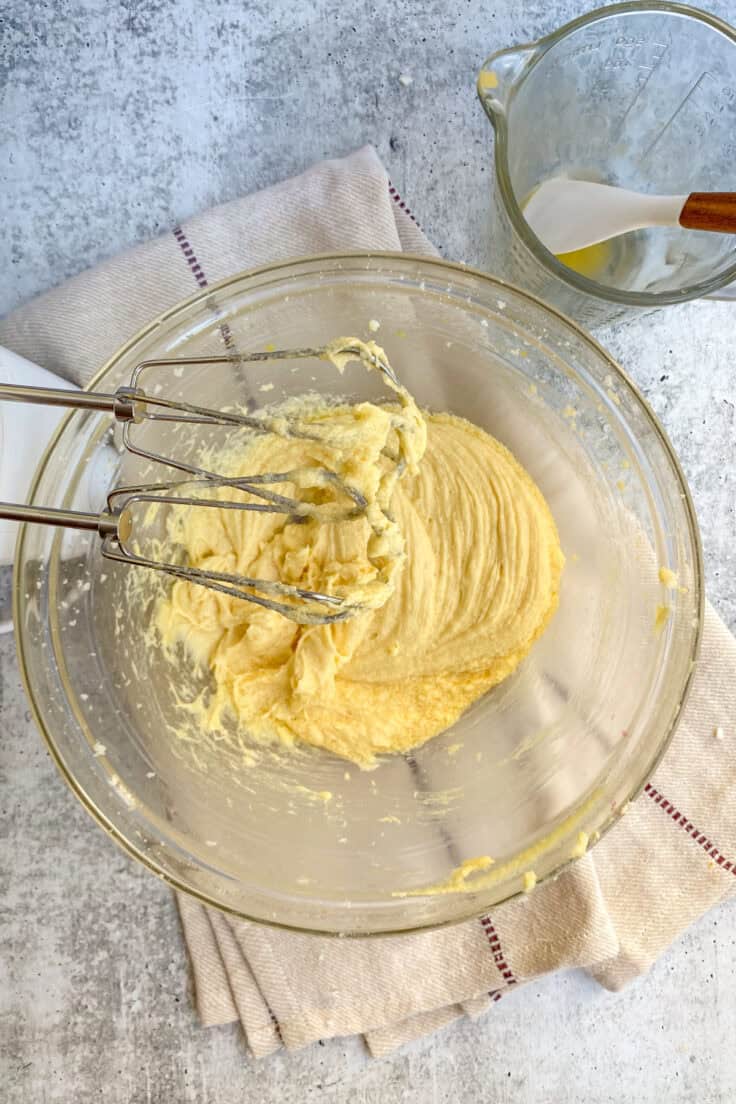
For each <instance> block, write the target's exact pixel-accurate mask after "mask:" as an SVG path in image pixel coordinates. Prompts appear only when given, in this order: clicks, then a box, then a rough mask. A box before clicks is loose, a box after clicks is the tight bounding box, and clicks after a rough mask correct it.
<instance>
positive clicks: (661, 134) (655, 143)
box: [639, 70, 712, 164]
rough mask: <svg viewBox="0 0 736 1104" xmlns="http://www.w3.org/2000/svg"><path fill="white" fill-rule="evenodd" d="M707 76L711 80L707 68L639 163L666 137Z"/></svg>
mask: <svg viewBox="0 0 736 1104" xmlns="http://www.w3.org/2000/svg"><path fill="white" fill-rule="evenodd" d="M706 77H707V78H708V79H709V80H712V77H711V74H710V73H709V72H708V71H707V70H706V71H705V72H704V73H701V74H700V76H699V77H698V79H697V80H696V82H695V84H694V85H693V86H692V88H691V89H690V91H689V92H688V93H687V95H686V96H685V97H684V98H683V99H682V100H681V101H680V103H679V104H678V105H677V107H676V108H675V110H674V111H673V112H672V114H671V115H670V117H669V119H668V120H667V122H666V123H665V124H664V126H663V127H662V129H661V130H660V132H659V134H658V135H657V137H656V138H655V139H654V141H653V142H652V144H651V145H650V146H649V147H648V148H647V149H646V150H645V151H644V153H643V154H642V155H641V158H640V159H639V164H641V163H642V161H645V160H646V158H647V157H648V156H649V154H650V153H651V152H652V150H653V149H654V147H655V146H656V145H657V144H658V143H659V142H660V141H661V139H662V138H663V137H664V135H665V134H666V133H667V131H668V130H669V128H670V127H671V126H672V124H673V123H674V121H675V119H676V118H677V116H678V115H679V114H680V112H681V111H682V109H683V107H685V105H686V104H687V102H688V100H690V99H692V97H693V96H694V95H695V93H696V92H697V91H698V89H699V88H700V86H701V84H702V83H703V81H704V80H705V79H706Z"/></svg>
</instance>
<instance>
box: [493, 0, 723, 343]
mask: <svg viewBox="0 0 736 1104" xmlns="http://www.w3.org/2000/svg"><path fill="white" fill-rule="evenodd" d="M478 95H479V96H480V100H481V103H482V104H483V107H484V109H485V111H486V114H487V115H488V118H489V119H490V121H491V123H492V124H493V128H494V131H495V139H496V140H495V170H496V172H495V187H494V197H493V210H492V235H493V239H492V240H493V247H494V255H495V256H496V257H497V258H498V270H499V272H500V273H501V274H502V275H504V276H505V277H508V279H510V280H512V281H513V282H515V283H518V284H519V285H521V286H522V287H526V288H529V289H530V290H531V291H533V292H535V293H536V294H537V295H539V296H540V298H542V299H545V300H547V301H548V302H550V303H553V304H554V305H555V306H557V307H559V308H560V309H561V310H563V311H565V312H566V313H567V314H569V315H571V316H572V317H574V318H576V319H577V320H578V321H580V322H582V323H584V324H586V325H596V324H602V323H605V322H608V321H611V320H612V319H614V318H618V317H621V316H623V315H627V314H631V313H635V312H637V311H639V310H641V309H650V310H651V309H652V308H655V307H661V306H664V305H666V304H668V303H679V302H683V301H685V300H688V299H696V298H699V297H701V296H704V295H712V296H715V297H719V298H735V297H736V289H735V288H727V285H728V284H730V283H731V281H733V280H736V236H734V235H728V234H710V233H704V232H698V231H691V230H683V229H681V228H680V227H658V228H654V229H651V230H641V231H636V232H635V233H633V234H627V235H624V236H622V237H620V238H617V239H612V240H611V241H609V242H605V243H602V244H601V245H599V246H592V247H590V249H587V250H581V251H579V253H578V254H568V256H567V258H566V260H567V263H563V262H562V261H561V260H559V259H558V258H556V257H555V256H554V255H553V254H552V253H550V252H549V251H548V250H547V249H545V247H544V246H543V245H542V243H541V242H540V241H539V239H538V238H537V237H536V236H535V235H534V233H533V232H532V231H531V229H530V227H529V226H528V224H527V222H526V220H525V219H524V216H523V207H524V204H525V202H526V201H527V200H528V198H529V196H530V195H531V193H532V192H533V191H534V189H535V188H536V187H538V185H539V184H541V183H542V182H543V181H544V180H547V179H549V178H550V177H555V176H568V177H572V178H578V179H586V180H594V181H598V182H601V183H606V184H615V185H619V186H621V187H624V188H630V189H632V190H637V191H642V192H650V193H656V194H663V195H674V194H677V195H682V194H687V193H689V192H691V191H731V190H733V188H734V186H735V181H736V175H735V167H736V32H735V31H734V30H733V28H731V27H729V26H728V25H727V24H726V23H723V22H722V21H721V20H719V19H716V18H715V17H713V16H711V15H708V14H706V13H705V12H701V11H697V10H696V9H694V8H690V7H687V6H685V5H684V4H669V3H624V4H614V5H612V6H610V7H607V8H602V9H599V10H598V11H594V12H591V13H589V14H588V15H585V16H582V17H581V18H580V19H576V20H574V21H573V22H572V23H568V24H567V25H566V26H564V27H561V28H560V29H559V30H558V31H555V32H554V33H553V34H551V35H547V36H546V37H545V38H542V39H540V40H539V41H538V42H533V43H530V44H527V45H523V46H518V47H514V48H512V49H508V50H502V51H499V52H498V53H495V54H492V55H491V56H490V57H489V58H488V59H487V60H486V62H485V63H484V64H483V67H482V69H481V72H480V74H479V77H478Z"/></svg>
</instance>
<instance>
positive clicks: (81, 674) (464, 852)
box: [15, 254, 702, 934]
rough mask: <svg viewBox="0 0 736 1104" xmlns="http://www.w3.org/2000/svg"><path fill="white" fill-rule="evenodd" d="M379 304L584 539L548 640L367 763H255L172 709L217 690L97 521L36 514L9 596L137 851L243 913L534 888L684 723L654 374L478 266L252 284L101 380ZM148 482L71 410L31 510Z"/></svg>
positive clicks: (323, 332)
mask: <svg viewBox="0 0 736 1104" xmlns="http://www.w3.org/2000/svg"><path fill="white" fill-rule="evenodd" d="M369 320H376V321H378V322H380V331H379V333H378V335H377V336H378V337H379V338H380V341H381V343H382V344H383V345H384V347H385V348H386V351H387V353H388V355H389V357H390V359H391V362H392V364H393V365H394V367H395V369H396V371H397V372H398V374H399V375H400V377H401V379H402V380H403V381H404V383H405V384H406V386H407V387H408V388H409V389H410V390H411V391H412V392H413V393H414V394H415V395H416V396H417V398H418V400H419V402H420V403H421V404H422V405H424V406H426V407H428V408H430V409H434V410H449V411H452V412H454V413H455V414H459V415H462V416H464V417H466V418H469V419H470V420H472V421H473V422H475V423H477V424H478V425H480V426H482V427H483V428H484V429H486V430H488V431H489V432H490V433H492V434H494V435H495V436H496V437H498V438H499V439H500V440H501V441H502V442H503V443H504V444H506V445H507V446H508V447H509V448H510V449H511V450H512V451H513V452H514V453H515V455H516V456H517V457H518V458H519V460H520V461H521V462H522V464H524V466H525V467H526V468H527V469H528V471H529V472H530V473H531V475H532V476H533V477H534V479H535V480H536V481H537V483H538V485H539V486H540V488H541V489H542V491H543V493H544V495H545V496H546V498H547V501H548V502H549V504H550V507H551V509H552V511H553V513H554V516H555V519H556V521H557V525H558V527H559V531H560V535H561V540H562V545H563V548H564V551H565V553H566V556H567V564H566V567H565V571H564V573H563V580H562V588H561V596H560V608H559V611H558V612H557V614H556V616H555V617H554V619H553V621H552V622H551V624H550V626H549V628H548V629H547V631H546V632H545V633H544V635H543V636H542V637H541V639H540V640H539V641H538V642H537V643H536V644H535V646H534V648H533V649H532V652H531V653H530V655H529V656H528V658H527V659H526V660H525V662H524V663H523V664H522V665H521V667H520V668H519V669H518V671H517V672H516V673H515V674H514V675H513V676H512V677H511V678H509V679H508V680H507V681H506V682H504V683H502V684H501V685H500V686H498V687H497V688H496V689H494V690H492V691H491V692H489V693H488V694H486V695H485V696H484V697H483V698H482V699H481V700H479V701H478V702H476V703H475V704H474V705H473V706H472V708H470V709H469V710H468V711H467V712H466V713H465V715H464V716H462V717H461V718H460V720H459V721H458V722H457V723H456V724H455V725H453V726H452V728H451V729H449V730H448V731H446V732H444V733H443V734H441V735H440V736H438V737H436V738H435V739H434V740H431V741H430V742H429V743H427V744H426V745H425V746H424V747H421V748H419V749H417V750H416V751H415V753H414V754H413V755H408V756H398V757H386V758H384V759H383V760H382V761H381V762H380V765H379V766H378V767H377V768H376V769H375V770H373V771H361V770H359V769H358V768H357V767H354V766H352V764H349V763H346V762H344V761H343V760H340V759H337V758H334V757H332V756H331V755H329V754H327V753H325V752H321V751H319V750H314V749H306V750H305V749H301V750H298V749H297V750H294V751H290V752H288V751H280V750H279V749H272V750H270V751H268V753H262V754H259V755H257V756H256V757H255V760H253V759H252V758H251V757H250V756H249V755H248V753H247V752H248V737H247V734H244V733H240V734H239V739H238V740H228V739H225V740H221V741H213V740H211V739H206V740H205V739H204V738H203V736H202V734H201V733H200V732H198V731H197V730H196V728H194V727H193V725H192V724H191V723H190V724H188V723H187V713H186V710H182V708H181V702H182V698H187V697H188V698H191V696H192V695H193V693H195V692H198V691H199V690H201V689H203V688H204V685H205V684H206V679H205V678H204V677H203V676H197V675H196V673H195V672H192V671H191V670H189V669H187V667H186V664H185V662H184V661H183V660H182V666H181V667H180V668H179V669H175V668H174V667H172V665H171V664H170V663H169V662H167V661H166V660H165V659H164V657H163V656H162V654H161V652H160V651H159V650H158V649H157V648H155V647H154V648H148V647H146V646H145V645H144V640H143V638H144V633H145V630H146V629H147V628H148V627H149V625H150V621H151V614H152V607H153V602H154V601H155V596H154V593H153V590H151V591H147V590H146V588H145V587H140V588H139V587H136V586H134V585H133V584H132V582H131V580H132V579H134V576H133V575H132V574H131V569H130V568H128V569H126V568H124V567H120V566H119V565H116V564H113V563H110V562H108V561H106V560H104V559H103V558H102V557H101V552H100V542H99V540H98V539H97V538H93V537H90V536H89V535H87V534H79V533H74V532H70V531H63V530H56V531H54V530H51V529H45V528H42V527H40V526H37V527H31V526H26V527H25V528H24V529H23V530H22V532H21V535H20V537H19V543H18V552H17V580H16V608H15V623H16V626H17V629H18V646H19V654H20V661H21V667H22V670H23V675H24V679H25V682H26V687H27V690H28V694H29V697H30V699H31V702H32V705H33V709H34V712H35V715H36V719H37V721H38V724H39V726H40V728H41V731H42V732H43V734H44V736H45V738H46V740H47V742H48V745H49V748H50V750H51V752H52V754H53V756H54V758H55V759H56V762H57V763H58V765H59V768H60V770H61V772H62V774H63V775H64V777H65V779H66V780H67V782H68V783H69V785H70V786H71V788H72V789H73V790H74V792H75V793H76V794H77V796H78V797H79V799H80V800H81V801H82V803H83V804H84V805H85V807H86V808H87V809H88V810H89V811H90V812H91V813H92V815H93V816H94V817H95V818H96V819H97V821H98V822H99V823H100V824H101V825H102V827H103V828H104V829H105V830H106V831H107V832H108V833H109V834H110V835H111V836H112V837H113V838H114V839H115V840H116V841H117V842H118V843H120V844H121V845H122V846H123V847H124V848H125V849H126V850H127V851H128V852H129V853H130V854H132V855H134V856H135V857H136V858H138V859H139V860H140V861H142V862H143V863H145V865H146V866H148V867H149V868H150V869H151V870H153V871H154V872H155V873H157V874H159V875H160V876H162V877H163V878H165V879H166V880H167V881H168V882H170V883H171V884H172V885H174V886H176V887H177V888H179V889H182V890H185V891H187V892H188V893H191V894H193V895H195V896H197V897H199V898H200V899H201V900H203V901H205V902H207V903H209V904H213V905H216V906H219V907H220V908H223V909H226V910H229V911H231V912H233V913H235V914H237V915H239V916H245V917H249V918H252V919H255V920H258V921H262V922H267V923H274V924H279V925H286V926H289V927H294V928H298V929H302V930H313V931H321V932H336V933H353V934H366V933H380V932H397V931H405V930H410V929H416V928H421V927H426V926H432V925H437V924H442V923H447V922H451V921H456V920H460V919H462V918H465V917H469V916H472V915H476V914H479V913H481V912H483V911H484V910H486V909H488V908H489V907H491V906H492V905H495V904H497V903H498V902H499V901H502V900H504V899H506V898H508V897H510V896H511V895H513V894H515V893H517V892H519V891H520V889H521V887H522V884H523V874H524V872H525V871H527V870H529V869H534V871H535V873H536V875H537V877H538V878H540V879H541V878H544V877H547V876H549V875H551V874H553V873H554V872H556V871H558V870H559V869H560V868H561V866H563V865H564V864H565V863H566V862H567V861H569V860H570V858H571V855H572V854H573V853H574V851H575V849H576V845H578V844H579V843H580V835H579V833H580V832H581V831H584V832H585V833H587V835H588V836H589V837H591V838H592V839H596V838H597V837H596V835H595V833H601V832H603V831H604V830H605V829H606V828H607V827H608V826H609V825H610V824H611V823H612V822H613V820H615V817H616V814H617V813H618V812H619V811H620V809H621V808H622V807H623V806H624V805H625V803H626V802H627V801H628V800H629V799H630V798H632V797H633V796H634V795H635V794H636V793H637V792H638V791H639V790H640V788H641V786H642V785H643V783H644V781H645V779H646V778H647V776H648V774H649V773H650V772H651V770H652V768H653V767H654V765H655V764H656V762H657V761H658V759H659V757H660V756H661V754H662V752H663V750H664V748H665V747H666V745H667V742H668V740H669V738H670V736H671V734H672V730H673V726H674V725H675V723H676V721H677V717H678V714H679V711H680V709H681V707H682V703H683V700H684V695H685V693H686V690H687V686H688V682H689V679H690V676H691V673H692V669H693V662H694V658H695V654H696V649H697V644H698V639H699V624H700V612H701V601H702V568H701V559H700V551H699V543H698V535H697V528H696V523H695V519H694V516H693V510H692V504H691V501H690V497H689V494H688V491H687V487H686V485H685V482H684V479H683V476H682V472H681V470H680V467H679V465H678V463H677V460H676V458H675V456H674V454H673V452H672V449H671V446H670V445H669V443H668V441H667V438H666V437H665V435H664V433H663V431H662V429H661V427H660V426H659V424H658V423H657V421H656V419H655V417H654V415H653V414H652V412H651V410H650V409H649V407H648V406H647V404H646V403H645V402H644V400H643V399H642V397H641V395H640V394H639V392H638V391H637V389H636V387H635V386H634V385H633V384H632V382H631V381H630V380H629V379H628V378H627V377H626V376H625V375H624V374H623V373H622V372H621V370H620V369H619V368H618V367H617V366H616V364H615V363H614V362H613V361H612V360H611V359H610V358H609V357H608V356H607V355H606V353H605V352H604V351H603V350H602V349H601V348H600V347H599V346H598V345H597V344H595V342H594V341H592V340H591V338H589V337H588V336H586V335H585V334H584V333H582V332H581V331H580V330H579V329H577V328H576V327H575V326H574V325H573V324H571V323H570V322H568V321H567V320H566V319H565V318H563V317H562V316H561V315H559V314H557V313H555V312H554V311H553V310H551V309H549V308H548V307H545V306H543V305H542V304H541V303H540V302H538V301H537V300H535V299H533V298H532V297H531V296H529V295H527V294H525V293H523V292H520V291H518V290H516V289H514V288H512V287H510V286H507V285H505V284H503V283H501V282H500V281H499V280H496V279H492V278H490V277H488V276H485V275H483V274H481V273H478V272H473V271H471V270H469V269H466V268H462V267H459V266H455V265H450V264H445V263H444V262H441V261H437V260H427V259H420V258H415V257H409V256H402V255H391V254H382V255H381V254H377V255H366V254H361V255H347V256H324V257H316V258H310V259H306V260H302V261H297V262H294V263H291V264H279V265H274V266H270V267H267V268H264V269H260V270H259V271H257V272H252V273H247V274H245V275H240V276H235V277H233V278H232V279H229V280H226V281H224V282H223V283H221V284H219V285H218V286H216V287H213V288H208V289H206V290H205V291H202V292H201V293H199V294H197V295H196V296H194V297H193V298H192V299H190V300H188V301H187V302H185V303H183V304H181V305H179V306H177V307H175V308H173V309H172V310H170V311H168V312H167V313H166V314H165V315H163V316H162V317H161V318H159V319H157V320H156V321H154V322H152V323H151V324H150V325H149V326H147V327H146V328H145V329H144V330H142V331H141V332H140V333H139V334H138V335H137V336H136V337H134V338H133V339H132V340H131V341H130V342H129V343H128V344H127V345H126V346H125V347H124V348H122V349H121V350H120V351H119V352H118V353H116V354H115V356H114V357H113V358H112V359H111V360H110V361H109V362H108V363H107V364H106V365H105V367H104V368H103V369H102V370H101V371H100V373H99V374H98V376H97V377H96V379H95V381H94V386H95V387H97V388H98V389H103V390H112V389H113V388H114V387H115V386H116V385H118V384H121V383H124V382H126V381H127V380H128V379H129V377H130V374H131V370H132V368H133V367H134V365H136V364H137V363H138V362H140V361H142V360H144V359H148V358H153V357H160V356H177V355H179V356H187V355H197V354H207V353H209V354H214V353H220V352H221V351H222V348H223V340H225V341H226V343H227V346H228V347H229V348H230V349H243V350H246V349H247V350H255V349H262V348H264V347H267V346H269V345H275V346H277V347H279V348H291V347H294V348H296V347H300V346H310V345H319V344H321V343H324V341H325V340H327V339H329V338H331V337H333V336H335V335H340V334H350V335H355V336H371V333H370V328H369V326H368V323H369ZM185 381H186V394H187V396H188V397H189V398H191V399H192V400H193V401H195V402H200V403H203V404H209V405H218V404H222V405H226V404H227V403H232V402H241V403H242V402H243V400H244V399H245V398H246V396H248V397H250V400H251V405H255V406H258V405H263V404H265V403H266V402H268V403H273V402H276V401H279V400H281V399H283V398H286V397H288V396H289V395H292V394H300V393H303V392H305V391H314V390H316V391H319V392H324V393H326V394H330V395H334V394H335V393H340V394H343V395H346V396H349V397H352V398H360V399H367V398H380V399H384V398H385V397H386V392H385V389H384V388H383V387H382V385H381V382H380V379H379V378H378V377H377V375H376V373H366V372H365V371H364V370H363V369H362V368H360V367H359V366H353V367H351V368H349V369H348V371H347V373H346V375H345V376H344V377H342V378H340V377H338V376H337V375H336V373H335V372H334V370H333V369H332V368H331V367H330V366H329V365H326V364H324V363H320V362H312V361H296V362H294V363H293V364H291V363H288V362H287V363H280V364H273V363H268V364H261V365H255V364H254V365H248V366H247V368H243V367H241V366H237V365H233V366H231V365H227V366H226V367H224V368H215V367H212V366H210V367H209V368H199V369H194V370H191V371H188V372H187V373H186V374H185V376H182V378H177V377H176V376H175V375H172V374H171V373H168V375H167V380H166V382H167V386H168V389H169V391H170V392H171V393H172V394H174V395H178V394H180V393H181V392H182V387H183V384H184V382H185ZM271 384H273V385H274V386H273V389H270V388H269V385H271ZM264 385H265V386H266V387H267V388H269V389H267V390H263V388H264ZM144 433H145V434H148V435H149V436H148V437H146V439H145V440H144V443H146V444H150V445H158V444H160V443H161V440H160V433H161V430H160V428H156V427H154V428H153V429H152V428H150V427H146V428H145V429H144ZM151 435H153V436H151ZM189 444H190V447H191V448H194V447H195V445H196V439H192V440H191V441H190V442H189ZM146 478H148V479H150V478H151V473H150V472H146V470H145V465H144V463H143V462H142V461H140V460H138V459H137V458H136V457H133V456H130V455H122V454H121V452H120V450H119V448H118V446H117V438H116V434H115V432H113V429H112V428H111V425H110V420H109V418H108V417H107V416H105V415H100V414H97V413H93V412H74V413H71V414H70V415H69V416H68V417H67V418H66V419H65V421H64V422H63V423H62V425H61V427H60V429H59V431H58V433H57V435H56V437H55V439H54V440H53V442H52V444H51V446H50V447H49V449H48V451H47V453H46V456H45V458H44V459H43V461H42V463H41V465H40V467H39V470H38V472H37V474H36V478H35V481H34V484H33V488H32V492H31V501H32V502H34V503H45V504H47V505H50V506H58V507H64V508H72V509H73V508H81V509H87V508H90V507H93V508H100V507H101V506H102V504H103V501H104V492H105V490H106V488H107V487H108V486H109V485H110V484H111V483H114V484H116V485H118V484H120V483H129V482H139V481H141V480H144V481H145V479H146ZM661 566H666V567H668V568H670V569H672V570H674V571H675V572H677V575H678V584H679V585H678V588H675V589H672V588H667V587H666V586H665V585H664V584H663V583H662V582H661V581H660V578H659V568H660V567H661ZM137 570H138V572H139V574H140V569H137ZM148 578H152V575H151V573H149V574H148ZM155 578H157V579H158V578H159V576H156V577H155ZM154 589H155V588H154ZM663 609H665V612H663ZM665 613H666V616H665ZM656 620H658V621H659V622H660V627H659V628H655V621H656ZM662 622H663V623H662ZM387 663H390V658H388V657H387ZM183 688H186V689H185V690H184V689H183ZM327 794H329V795H331V796H329V797H327V796H326V795H327ZM479 856H491V857H492V858H493V859H494V860H495V863H494V865H493V866H492V867H491V869H490V871H486V873H485V874H484V875H483V876H482V879H481V881H479V882H477V883H473V881H472V880H470V881H468V883H467V884H466V886H465V888H462V889H460V890H459V891H457V892H445V893H442V892H439V891H434V892H433V891H432V888H431V887H432V886H435V887H439V886H440V885H441V883H442V882H443V881H446V880H447V879H448V877H449V876H450V875H451V873H452V871H453V870H455V869H456V868H457V867H458V865H459V864H460V863H462V862H463V861H464V860H466V859H472V858H476V857H479ZM407 894H408V895H407Z"/></svg>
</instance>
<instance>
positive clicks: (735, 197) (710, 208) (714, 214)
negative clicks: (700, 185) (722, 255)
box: [680, 192, 736, 234]
mask: <svg viewBox="0 0 736 1104" xmlns="http://www.w3.org/2000/svg"><path fill="white" fill-rule="evenodd" d="M680 226H684V227H685V229H686V230H714V231H716V233H720V234H736V192H692V193H691V194H690V195H689V196H688V197H687V199H686V200H685V205H684V207H683V208H682V210H681V211H680Z"/></svg>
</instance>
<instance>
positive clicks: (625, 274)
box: [522, 172, 710, 292]
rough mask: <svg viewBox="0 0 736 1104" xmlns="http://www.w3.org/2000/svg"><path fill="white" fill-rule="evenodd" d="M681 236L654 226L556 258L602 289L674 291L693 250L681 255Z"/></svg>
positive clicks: (587, 177)
mask: <svg viewBox="0 0 736 1104" xmlns="http://www.w3.org/2000/svg"><path fill="white" fill-rule="evenodd" d="M576 178H577V179H580V180H590V179H593V174H592V173H584V172H581V173H579V174H576ZM600 183H602V184H604V183H605V184H613V185H614V186H616V185H617V184H618V183H619V182H618V181H617V180H601V181H600ZM535 191H536V188H534V189H533V190H532V192H530V194H529V196H528V197H527V199H526V201H525V202H524V207H526V204H527V203H528V202H529V199H531V196H532V195H533V194H534V192H535ZM522 210H523V208H522ZM681 233H682V231H680V230H679V229H678V228H676V227H665V226H655V227H651V228H647V229H643V230H633V231H631V233H628V234H621V235H620V236H618V237H616V238H609V239H607V240H606V241H602V242H596V244H595V245H588V246H586V247H585V248H584V249H575V250H573V251H572V252H570V253H557V254H555V255H556V257H557V260H558V261H561V262H562V264H564V265H566V266H567V267H568V268H570V269H572V270H573V272H577V273H578V275H580V276H584V277H586V279H588V280H594V281H595V282H596V283H598V284H603V285H604V286H605V287H610V288H616V289H618V290H619V291H637V292H640V291H658V292H659V291H669V290H677V289H678V288H679V287H680V286H681V284H682V281H683V273H684V271H685V269H687V274H688V276H690V274H691V272H692V270H693V249H692V248H691V249H690V250H689V251H688V253H687V254H686V253H685V252H684V251H683V249H682V239H681V236H680V235H681ZM694 233H696V234H697V231H695V232H694ZM701 236H702V237H703V239H704V240H703V243H702V249H703V266H704V269H707V268H708V266H709V263H710V261H709V243H708V241H707V237H706V236H705V235H701ZM704 278H705V276H704Z"/></svg>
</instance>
